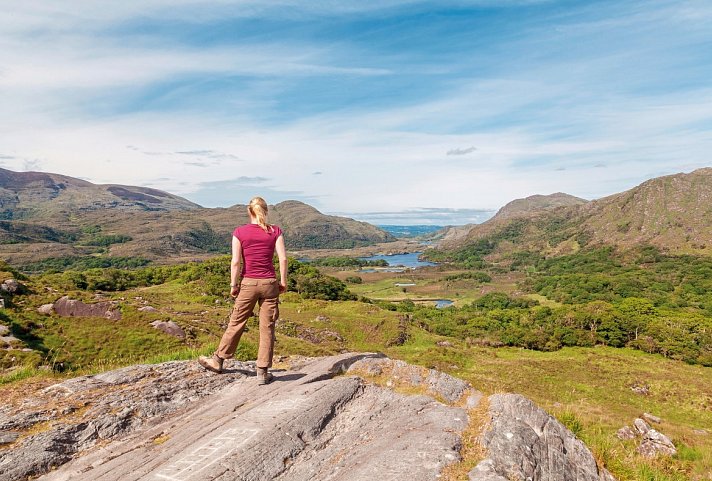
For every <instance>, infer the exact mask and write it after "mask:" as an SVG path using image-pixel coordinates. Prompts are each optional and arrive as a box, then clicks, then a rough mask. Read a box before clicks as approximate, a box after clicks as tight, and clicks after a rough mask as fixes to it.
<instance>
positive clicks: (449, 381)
mask: <svg viewBox="0 0 712 481" xmlns="http://www.w3.org/2000/svg"><path fill="white" fill-rule="evenodd" d="M349 372H350V373H353V374H359V373H361V374H363V375H368V376H384V377H386V378H388V382H390V383H392V384H393V385H397V384H406V385H410V386H421V387H423V388H425V390H426V391H427V392H428V393H429V394H431V395H433V396H438V397H440V398H442V399H444V400H445V401H447V402H449V403H456V402H458V401H460V399H462V398H463V397H464V396H468V398H467V405H468V407H469V408H473V407H475V406H476V405H477V404H478V403H479V401H480V399H481V398H482V394H481V393H480V392H479V391H476V390H474V389H472V386H470V384H468V383H467V382H465V381H463V380H462V379H458V378H456V377H453V376H451V375H449V374H446V373H444V372H440V371H436V370H434V369H426V368H424V367H420V366H414V365H412V364H408V363H405V362H403V361H398V360H393V359H388V358H366V359H362V360H360V361H358V362H355V363H354V364H353V365H352V366H351V367H350V368H349Z"/></svg>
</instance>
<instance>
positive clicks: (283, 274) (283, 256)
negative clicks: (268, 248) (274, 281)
mask: <svg viewBox="0 0 712 481" xmlns="http://www.w3.org/2000/svg"><path fill="white" fill-rule="evenodd" d="M275 250H276V251H277V257H278V258H279V292H281V293H284V292H287V248H286V247H285V246H284V236H281V235H280V236H279V237H277V243H276V244H275Z"/></svg>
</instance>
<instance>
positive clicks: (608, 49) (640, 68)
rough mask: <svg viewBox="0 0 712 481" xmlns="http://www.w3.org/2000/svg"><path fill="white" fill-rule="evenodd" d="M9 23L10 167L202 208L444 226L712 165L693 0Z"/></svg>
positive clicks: (5, 65) (170, 4)
mask: <svg viewBox="0 0 712 481" xmlns="http://www.w3.org/2000/svg"><path fill="white" fill-rule="evenodd" d="M522 9H524V10H522ZM0 32H2V33H0V65H2V67H0V102H2V104H3V114H2V116H0V131H2V132H3V135H2V138H0V151H2V152H4V153H6V155H7V156H6V157H5V156H3V157H0V160H2V161H3V162H4V163H5V164H4V165H6V166H7V167H8V168H14V169H35V170H36V169H40V168H41V169H43V170H46V171H56V172H60V173H64V174H67V175H75V176H79V175H81V176H84V177H87V178H89V179H91V180H92V181H95V182H103V183H122V184H140V185H143V184H146V183H147V182H151V183H153V184H152V185H154V186H156V187H157V188H161V189H163V190H168V191H171V192H174V193H177V194H180V195H185V196H187V197H189V198H191V199H192V200H195V201H198V202H199V203H210V204H211V205H230V204H233V203H235V202H238V201H239V202H242V201H243V200H242V197H243V196H244V197H248V196H249V195H251V193H253V192H255V193H261V194H264V193H265V192H267V194H264V195H266V196H269V194H272V195H274V197H275V199H283V198H284V196H287V195H292V196H295V197H296V198H300V199H302V200H305V199H309V201H310V202H312V203H314V204H315V205H316V206H317V207H319V208H321V209H322V210H325V211H329V212H349V213H352V214H356V213H359V212H361V213H375V212H381V211H388V212H401V213H402V212H411V211H415V212H417V213H418V215H421V214H422V216H426V215H431V218H432V219H433V220H436V219H437V220H438V222H440V220H439V219H441V217H439V216H441V214H442V215H446V214H447V212H449V211H448V210H447V209H474V210H475V211H477V210H478V209H480V210H484V211H491V210H496V209H497V208H498V207H500V206H501V205H503V204H505V203H506V202H508V201H509V200H511V199H513V198H516V197H524V196H527V195H531V194H546V193H551V192H557V191H566V192H568V193H571V194H574V195H578V196H580V197H584V198H589V199H590V198H595V197H600V196H603V195H607V194H610V193H613V192H616V191H620V190H623V189H626V188H629V187H631V186H632V185H635V184H636V183H639V182H640V181H642V180H645V179H646V178H648V177H649V176H650V175H653V174H655V173H674V172H677V171H680V170H691V169H693V168H696V167H702V166H705V165H709V164H710V162H711V161H710V159H709V152H710V151H712V88H710V87H709V78H710V76H711V75H712V67H711V66H712V51H710V49H708V48H706V46H707V45H709V42H710V39H712V5H708V4H707V3H704V2H698V1H694V0H683V1H672V0H656V1H654V2H648V1H643V0H622V1H619V2H604V3H595V4H592V3H585V2H579V3H577V2H573V3H561V2H553V1H540V2H539V1H507V2H503V1H495V0H473V1H469V0H468V1H460V0H452V1H450V0H446V1H444V2H427V1H416V0H384V1H383V2H356V1H346V0H337V1H334V2H303V1H298V0H279V1H277V2H262V1H257V0H234V1H233V0H219V1H215V2H204V3H202V4H200V5H198V4H196V3H195V2H194V1H192V0H176V1H168V0H147V1H146V2H141V4H137V3H135V2H102V3H97V2H91V1H89V0H77V2H75V3H73V4H72V8H68V7H67V6H66V5H65V4H62V2H59V3H57V2H45V1H41V0H27V1H25V2H22V3H21V4H17V5H16V6H14V7H13V14H12V15H5V16H3V17H0ZM454 146H459V147H454ZM475 146H476V147H475ZM117 165H121V166H122V168H121V169H117V168H116V166H117ZM604 167H605V168H604ZM150 179H153V180H150ZM225 179H231V180H225ZM250 179H251V180H250ZM259 179H263V180H259ZM221 182H222V184H221ZM225 182H227V184H225ZM231 187H232V188H235V189H236V190H234V191H230V190H229V189H230V188H231ZM258 191H259V192H258ZM233 196H235V197H240V199H235V200H233V199H232V197H233ZM269 200H270V202H273V200H272V199H269ZM221 203H222V204H221ZM423 205H428V206H432V207H434V208H437V209H443V210H441V211H438V212H431V213H428V211H421V210H418V209H416V206H423ZM394 215H395V214H394ZM449 215H451V216H452V218H458V219H462V218H465V217H467V215H469V214H463V215H460V214H458V213H457V212H454V211H453V212H450V214H449ZM473 215H474V214H473ZM403 219H405V218H403ZM404 222H405V220H404ZM446 223H451V222H446Z"/></svg>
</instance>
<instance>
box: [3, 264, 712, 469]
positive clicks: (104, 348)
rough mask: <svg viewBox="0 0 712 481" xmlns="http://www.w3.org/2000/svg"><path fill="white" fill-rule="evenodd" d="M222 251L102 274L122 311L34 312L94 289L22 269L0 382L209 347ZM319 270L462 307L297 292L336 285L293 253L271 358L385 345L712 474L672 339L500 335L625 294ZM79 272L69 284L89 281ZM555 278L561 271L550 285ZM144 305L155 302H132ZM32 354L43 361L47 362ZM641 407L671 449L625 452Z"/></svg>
mask: <svg viewBox="0 0 712 481" xmlns="http://www.w3.org/2000/svg"><path fill="white" fill-rule="evenodd" d="M222 262H223V260H218V261H216V262H215V263H213V264H205V265H202V264H201V265H194V266H192V267H191V266H180V267H175V268H165V269H167V270H166V271H161V275H160V276H159V275H157V274H156V272H153V273H151V272H149V271H146V272H143V273H140V272H138V271H137V273H135V274H130V273H128V274H125V275H123V276H120V277H117V276H116V275H114V274H112V276H113V277H111V279H113V281H112V282H120V283H122V284H121V285H122V286H125V285H128V286H131V287H127V288H124V287H122V288H121V289H119V290H116V291H113V292H112V291H107V292H104V293H103V295H102V299H110V300H114V301H116V302H117V306H118V308H119V309H120V310H121V312H122V319H121V320H120V321H109V320H106V319H100V318H88V319H76V318H61V317H59V316H55V315H52V316H45V315H42V314H39V313H37V312H36V308H37V307H38V306H40V305H41V304H44V303H47V302H52V301H54V300H56V299H57V298H58V297H59V296H60V295H62V294H69V295H70V296H71V297H72V298H75V299H82V300H84V301H86V302H93V301H95V300H96V297H95V292H94V291H93V290H90V289H88V288H87V287H85V288H76V284H72V283H73V282H75V281H76V280H77V279H78V278H77V275H76V274H72V273H68V274H54V275H51V276H32V277H30V278H27V279H24V280H22V282H23V284H25V285H26V287H27V291H26V292H25V293H24V294H22V295H17V296H16V297H14V298H12V299H11V301H12V302H11V303H10V306H9V308H8V309H6V310H5V312H4V314H3V317H2V320H0V323H2V324H5V325H9V326H10V328H11V330H12V332H13V334H15V335H16V336H17V337H19V338H20V339H21V340H22V342H23V343H24V345H25V346H28V347H31V348H32V349H34V351H32V352H21V351H17V350H13V351H1V352H0V355H2V356H3V357H1V358H0V361H2V363H3V366H4V367H5V368H6V369H5V370H4V371H3V372H2V374H1V375H0V376H1V377H0V383H1V384H2V385H0V395H3V396H18V395H22V393H24V392H26V391H27V390H31V389H38V388H40V387H42V386H46V385H47V384H49V383H52V382H56V381H57V379H61V378H65V377H68V376H75V375H77V374H80V373H86V372H96V371H100V370H106V369H111V368H114V367H119V366H123V365H127V364H132V363H137V362H160V361H165V360H169V359H191V358H195V357H197V355H199V354H202V353H208V352H210V351H211V350H212V349H214V346H215V345H216V344H217V342H218V340H219V337H220V336H221V334H222V331H223V328H224V324H225V322H226V321H227V317H228V315H229V310H230V302H229V300H228V299H227V298H226V297H225V296H224V294H222V292H221V290H222V289H223V287H222V286H223V285H224V284H225V283H227V280H226V279H227V277H224V270H225V266H222ZM171 269H175V272H174V271H171ZM322 270H323V271H324V272H326V273H328V274H330V275H333V276H335V277H337V278H340V279H345V278H346V277H349V276H354V275H359V276H360V277H362V282H361V283H360V284H348V287H349V289H350V290H351V291H352V292H353V293H354V294H356V295H357V296H364V297H370V298H375V299H390V300H394V299H399V300H400V299H415V300H417V299H423V298H444V299H453V300H455V301H456V305H458V306H460V307H457V308H447V309H435V308H433V307H429V306H428V305H427V303H424V304H423V305H417V304H408V303H407V302H400V303H388V302H363V300H362V301H355V300H342V301H332V300H325V299H309V298H306V297H307V296H308V295H314V296H327V295H338V296H343V294H340V293H339V292H340V291H339V289H340V287H339V286H338V284H335V283H334V282H333V281H328V282H326V284H325V285H327V286H328V288H329V289H326V290H324V289H321V288H320V287H319V285H320V284H319V282H318V279H319V277H318V275H317V274H316V273H315V271H313V270H310V269H308V268H306V267H297V268H296V269H295V272H298V273H300V274H295V275H294V278H295V279H294V280H295V282H294V284H293V286H292V287H293V290H295V291H296V290H298V289H303V290H304V292H303V293H302V294H301V295H300V294H298V293H297V292H289V293H287V294H285V295H283V296H282V304H281V306H280V311H281V315H280V321H279V322H278V331H277V342H276V356H277V361H278V362H279V360H280V359H281V358H282V356H291V355H303V356H320V355H328V354H335V353H339V352H342V351H345V350H353V351H382V352H384V353H386V354H387V355H388V356H390V357H392V358H396V359H403V360H405V361H407V362H411V363H414V364H419V365H422V366H425V367H430V368H436V369H439V370H441V371H444V372H448V373H450V374H453V375H455V376H457V377H460V378H463V379H466V380H468V381H470V382H471V383H472V385H473V386H475V387H476V388H478V389H480V390H482V391H483V392H485V393H487V394H491V393H496V392H504V391H508V392H509V391H511V392H518V393H522V394H524V395H526V396H528V397H530V398H532V399H533V400H535V401H536V402H537V403H539V404H540V405H541V406H542V407H544V408H545V409H547V410H548V411H549V412H550V413H552V414H554V415H555V416H557V417H558V418H559V419H560V420H561V421H562V422H563V423H564V424H566V425H567V426H568V427H569V428H570V429H572V430H573V431H574V432H575V433H576V434H577V435H578V436H579V437H581V438H582V439H583V440H584V441H585V442H586V443H587V444H588V445H589V446H590V447H591V449H592V450H593V452H594V454H595V455H596V457H597V459H598V460H599V462H600V463H601V464H602V465H605V466H606V467H607V468H608V469H609V470H611V471H612V472H613V473H614V475H616V476H617V477H618V479H620V480H640V481H643V480H645V481H647V480H660V481H663V480H675V481H677V480H687V479H691V480H705V479H710V478H709V476H710V473H712V429H710V426H712V370H711V369H710V368H709V367H705V366H703V365H701V364H699V363H698V364H689V363H686V362H683V361H681V360H676V359H671V358H670V357H674V352H672V351H670V352H669V353H668V357H664V356H662V355H660V354H654V353H648V352H644V351H643V350H641V347H640V346H638V348H637V349H633V348H631V347H623V348H621V347H611V346H605V345H601V343H598V342H595V339H594V340H593V341H592V343H591V345H590V346H588V345H582V346H566V345H563V346H562V345H559V346H556V348H552V349H550V350H546V349H545V350H541V349H540V350H529V349H523V348H521V347H515V346H510V345H507V344H506V343H503V342H502V339H505V340H506V339H510V338H511V340H512V342H519V341H518V339H519V338H516V336H515V337H512V336H513V334H512V332H510V331H512V330H514V329H515V328H516V329H519V330H520V331H521V332H523V333H524V334H528V333H530V332H538V331H537V329H539V327H537V324H536V323H537V322H542V323H544V324H541V326H543V327H541V329H544V328H545V327H546V326H548V325H549V324H546V323H548V322H549V321H550V320H551V319H558V317H557V315H558V314H557V312H559V311H560V312H561V313H562V315H563V313H567V314H571V313H576V312H579V311H580V312H583V313H584V314H585V316H583V317H581V318H580V319H579V318H575V319H574V318H572V319H573V321H572V322H574V321H575V322H579V321H581V322H583V321H585V320H586V319H588V320H589V321H590V318H591V315H592V314H596V315H599V316H604V317H605V316H608V314H611V313H613V314H616V315H618V314H620V312H627V311H625V308H626V306H628V304H630V303H626V302H623V303H612V304H610V309H611V310H610V312H609V311H608V310H606V309H608V308H607V307H606V306H603V305H602V304H600V302H601V301H595V303H593V304H588V303H587V304H581V305H579V306H577V305H571V304H565V303H562V302H560V301H558V300H557V301H554V300H551V299H549V298H547V297H545V296H543V295H542V294H540V293H538V292H532V291H528V292H524V291H523V290H522V287H523V286H524V285H525V284H526V282H527V279H528V278H527V276H526V275H524V274H523V273H521V272H502V271H496V270H493V271H492V276H491V280H489V281H486V282H481V281H478V280H475V279H471V278H466V277H465V278H461V277H458V276H461V275H462V274H466V273H467V272H469V271H467V270H463V269H461V268H455V267H453V268H451V269H443V268H428V269H424V270H419V271H415V272H410V273H405V274H394V273H367V274H359V273H357V272H355V271H354V270H336V269H333V268H328V269H322ZM149 274H150V275H149ZM107 275H109V274H107V272H94V273H91V272H89V273H86V274H85V275H84V278H83V279H84V281H87V280H89V281H91V282H94V283H97V282H98V283H106V282H107V280H106V279H104V278H103V277H102V276H107ZM300 276H302V277H303V278H302V277H300ZM448 279H449V280H448ZM307 280H308V281H309V282H306V281H307ZM80 281H81V279H80ZM84 281H82V282H80V284H79V285H82V286H84V285H85V284H87V283H86V282H84ZM396 283H415V284H416V285H415V286H409V287H406V288H405V289H406V292H403V289H402V288H399V287H396V286H395V285H394V284H396ZM72 286H75V288H72ZM300 286H301V287H300ZM563 287H565V286H563ZM563 287H562V285H559V286H558V287H557V289H562V288H563ZM493 293H500V294H493ZM505 293H506V294H505ZM678 295H679V294H678ZM695 295H698V294H695ZM596 302H597V303H596ZM537 303H538V305H536V304H537ZM147 305H150V306H152V307H154V308H155V309H156V310H157V311H156V312H142V311H139V308H140V307H143V306H147ZM636 305H638V304H636ZM592 306H593V307H592ZM604 307H606V308H605V309H604ZM638 307H639V306H638ZM653 307H654V309H653V308H651V309H653V310H657V311H655V312H657V313H653V314H650V313H649V314H646V315H649V316H653V317H650V319H652V320H651V321H650V322H653V324H652V325H653V326H655V324H654V322H657V320H658V318H661V319H664V320H666V322H667V320H669V319H672V318H670V317H668V313H669V312H672V313H675V312H677V315H681V314H680V311H679V310H678V311H672V310H671V309H672V308H671V307H669V306H668V307H665V306H662V305H661V306H653ZM594 308H595V309H594ZM666 309H667V310H666ZM645 312H647V311H645ZM650 312H652V311H650ZM685 312H687V313H688V314H687V315H690V316H693V315H695V316H701V314H699V313H693V312H692V311H689V310H687V311H685ZM547 316H548V317H547ZM646 319H647V318H646ZM700 319H705V318H704V317H700ZM154 320H163V321H167V320H172V321H174V322H175V323H177V324H178V325H180V326H181V327H182V328H183V329H184V330H185V332H186V339H185V340H179V339H177V338H174V337H171V336H169V335H166V334H163V333H161V332H159V331H157V330H155V329H153V328H152V327H151V326H150V325H149V323H150V322H151V321H154ZM503 326H504V327H506V328H504V329H503ZM582 326H583V325H582ZM599 327H600V326H599ZM527 329H528V331H527ZM542 332H544V331H542ZM572 332H574V333H578V334H576V335H578V336H581V337H579V338H577V337H574V338H573V339H574V340H577V341H581V340H582V339H583V340H586V339H588V337H587V336H588V335H589V333H590V326H588V325H586V326H584V327H582V328H581V329H579V330H578V331H572ZM599 334H600V333H599ZM542 335H543V334H542ZM503 336H504V337H503ZM507 336H510V337H507ZM523 339H524V341H527V339H529V338H527V337H526V336H525V337H524V338H523ZM536 339H537V338H534V340H536ZM592 339H593V338H592ZM681 339H683V340H684V339H686V338H681ZM695 339H697V340H698V341H699V339H702V338H699V336H698V338H695ZM438 341H447V342H448V343H449V345H445V346H440V345H438V344H437V342H438ZM527 342H528V341H527ZM256 345H257V329H256V320H254V319H253V320H251V321H250V323H248V331H247V332H246V334H245V336H244V337H243V342H242V343H241V346H240V349H239V351H238V355H237V357H238V358H240V359H254V357H255V355H256ZM546 345H547V346H551V345H550V344H546ZM495 346H496V347H495ZM701 346H703V347H704V345H702V344H701ZM12 358H14V359H12ZM696 359H697V358H696ZM41 366H49V370H47V368H43V367H41ZM639 385H645V386H647V387H648V388H649V394H648V395H641V394H636V393H635V392H633V390H632V389H631V387H632V386H639ZM643 412H648V413H651V414H654V415H657V416H660V417H661V418H662V419H663V422H662V424H661V425H660V426H659V430H660V431H661V432H663V433H665V434H667V435H669V436H670V437H671V438H672V439H673V441H674V442H675V444H676V445H677V447H678V451H679V453H678V455H677V456H675V457H673V458H659V459H656V460H652V461H651V460H646V459H644V458H642V457H640V456H639V455H638V454H636V452H635V445H634V444H633V442H630V441H628V442H623V441H619V440H618V439H617V438H616V436H615V433H616V431H617V430H618V429H619V428H621V427H622V426H624V425H630V424H631V423H632V421H633V419H634V418H635V417H637V416H640V415H641V414H642V413H643Z"/></svg>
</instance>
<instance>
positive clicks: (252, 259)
mask: <svg viewBox="0 0 712 481" xmlns="http://www.w3.org/2000/svg"><path fill="white" fill-rule="evenodd" d="M232 235H233V236H235V237H237V238H238V240H239V241H240V244H241V245H242V258H243V259H244V262H243V263H242V274H241V275H242V277H252V278H255V279H271V278H274V277H275V276H276V274H275V272H274V264H272V258H273V257H274V246H275V243H276V242H277V238H278V237H279V236H281V235H282V229H280V228H279V227H278V226H276V225H273V226H272V227H271V228H268V229H267V232H265V231H264V229H262V227H260V226H259V225H257V224H245V225H241V226H239V227H236V228H235V230H234V231H233V233H232Z"/></svg>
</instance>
